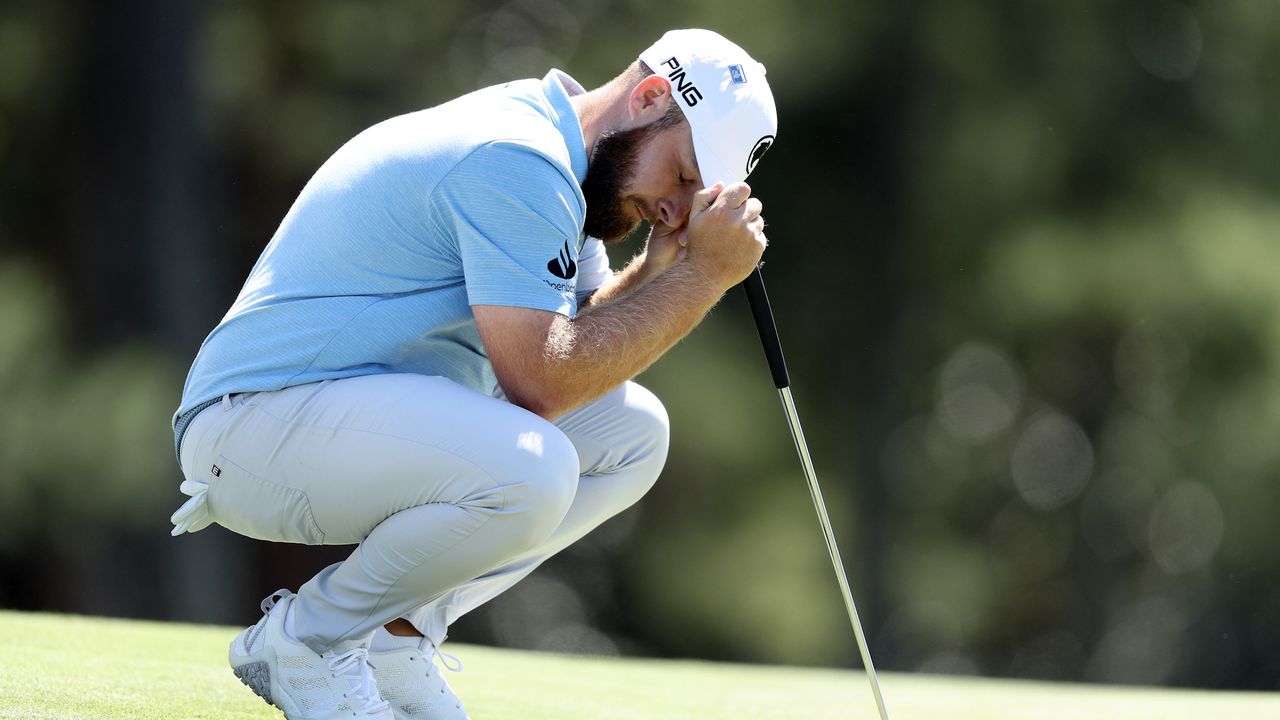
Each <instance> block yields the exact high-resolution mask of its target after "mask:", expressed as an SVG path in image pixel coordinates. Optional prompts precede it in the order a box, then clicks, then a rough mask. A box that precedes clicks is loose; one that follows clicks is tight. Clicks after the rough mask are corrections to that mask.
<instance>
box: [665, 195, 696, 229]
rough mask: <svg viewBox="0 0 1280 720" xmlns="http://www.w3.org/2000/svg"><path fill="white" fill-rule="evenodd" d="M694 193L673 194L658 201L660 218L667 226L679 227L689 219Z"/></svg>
mask: <svg viewBox="0 0 1280 720" xmlns="http://www.w3.org/2000/svg"><path fill="white" fill-rule="evenodd" d="M692 205H693V193H687V194H681V195H671V196H667V197H665V198H663V199H661V200H659V201H658V208H657V209H658V220H659V221H661V222H662V224H663V225H666V226H667V227H679V226H681V225H683V224H684V223H685V221H686V220H688V219H689V208H690V207H691V206H692Z"/></svg>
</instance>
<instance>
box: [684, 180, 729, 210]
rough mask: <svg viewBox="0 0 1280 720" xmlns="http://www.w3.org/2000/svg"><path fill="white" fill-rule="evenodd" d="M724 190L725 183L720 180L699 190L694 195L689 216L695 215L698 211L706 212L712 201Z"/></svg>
mask: <svg viewBox="0 0 1280 720" xmlns="http://www.w3.org/2000/svg"><path fill="white" fill-rule="evenodd" d="M723 191H724V183H722V182H718V183H716V184H715V185H712V186H711V187H709V188H705V189H703V190H699V191H698V192H697V193H696V194H695V195H694V196H693V204H692V205H690V206H689V217H693V216H694V215H697V214H698V213H702V212H706V210H707V208H709V207H711V203H713V202H715V201H716V198H717V197H719V196H720V195H721V193H722V192H723Z"/></svg>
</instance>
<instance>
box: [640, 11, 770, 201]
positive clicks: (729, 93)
mask: <svg viewBox="0 0 1280 720" xmlns="http://www.w3.org/2000/svg"><path fill="white" fill-rule="evenodd" d="M640 59H641V60H642V61H644V64H645V65H648V66H649V69H650V70H653V72H654V73H656V74H658V75H660V76H662V77H664V78H666V79H667V80H669V81H671V96H672V97H674V98H675V99H676V101H677V102H679V103H680V109H681V110H683V111H684V116H685V118H687V119H688V120H689V128H690V129H691V130H692V131H693V151H694V153H695V154H696V155H697V158H698V170H699V172H700V173H701V174H702V183H703V185H705V186H707V187H710V186H711V185H714V184H716V182H717V181H723V182H724V183H725V184H729V183H734V182H740V181H742V180H746V179H747V176H748V175H750V174H751V171H752V170H754V169H755V167H756V163H758V162H759V161H760V158H761V156H763V155H764V153H765V151H766V150H768V149H769V146H770V145H772V144H773V137H774V135H775V134H777V132H778V109H777V108H776V107H775V106H774V104H773V93H772V92H770V90H769V83H768V81H766V80H765V77H764V65H762V64H760V63H758V62H756V61H755V60H752V59H751V56H750V55H748V54H747V52H746V51H745V50H743V49H742V48H740V47H738V46H737V45H735V44H733V43H731V42H729V41H728V40H726V39H725V38H724V37H723V36H721V35H719V34H718V33H714V32H712V31H710V30H672V31H670V32H668V33H667V34H665V35H663V36H662V37H661V38H659V39H658V41H657V42H656V43H654V44H653V45H651V46H649V48H648V49H647V50H645V51H644V52H642V53H640Z"/></svg>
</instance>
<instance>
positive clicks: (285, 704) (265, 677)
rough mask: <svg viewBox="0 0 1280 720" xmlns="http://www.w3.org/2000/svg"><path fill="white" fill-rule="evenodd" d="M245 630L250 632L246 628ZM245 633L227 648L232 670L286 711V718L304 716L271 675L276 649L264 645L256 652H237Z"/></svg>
mask: <svg viewBox="0 0 1280 720" xmlns="http://www.w3.org/2000/svg"><path fill="white" fill-rule="evenodd" d="M244 632H249V631H248V630H245V631H244ZM243 636H244V633H241V634H240V635H237V636H236V638H235V639H234V640H232V641H231V646H230V647H229V648H227V661H228V662H229V663H230V664H231V672H233V673H235V675H236V677H237V678H238V679H239V680H240V682H242V683H244V684H245V686H246V687H248V688H249V689H250V690H252V691H253V693H254V694H255V695H257V696H258V697H260V698H262V699H263V701H265V702H266V703H267V704H268V705H270V706H272V707H274V708H276V709H277V710H279V711H280V712H282V713H284V716H285V719H286V720H292V719H293V718H301V717H304V714H303V713H302V711H301V710H300V709H299V708H298V707H297V705H295V704H294V702H293V698H291V697H289V694H288V693H286V692H284V691H283V689H281V688H278V687H276V683H275V682H274V679H273V678H272V677H271V666H272V665H273V664H274V663H275V659H276V658H275V649H274V648H271V647H264V648H262V649H261V650H260V651H258V652H256V653H247V654H241V653H238V652H236V645H237V643H240V641H241V639H242V638H243Z"/></svg>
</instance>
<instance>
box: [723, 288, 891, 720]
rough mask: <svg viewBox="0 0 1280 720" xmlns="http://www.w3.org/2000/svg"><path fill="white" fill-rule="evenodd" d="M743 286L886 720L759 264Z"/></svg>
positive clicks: (886, 714) (884, 719) (886, 715)
mask: <svg viewBox="0 0 1280 720" xmlns="http://www.w3.org/2000/svg"><path fill="white" fill-rule="evenodd" d="M743 285H744V287H745V288H746V290H747V302H748V303H750V305H751V315H752V317H754V318H755V321H756V330H758V331H759V332H760V344H761V345H763V346H764V354H765V356H766V357H767V358H768V359H769V372H770V373H772V374H773V384H774V385H775V386H777V388H778V395H779V396H780V397H781V398H782V407H783V409H784V410H785V411H786V413H787V424H788V425H790V426H791V438H792V439H793V440H795V443H796V452H798V453H799V454H800V464H801V465H802V466H803V467H804V476H805V479H807V480H808V481H809V497H811V498H812V499H813V509H814V510H816V511H817V512H818V524H820V525H821V526H822V536H823V538H824V539H825V540H826V541H827V554H829V555H830V556H831V567H832V568H833V569H835V571H836V582H837V583H839V585H840V592H842V593H843V594H844V606H845V609H846V610H848V611H849V624H851V625H852V626H853V635H854V637H855V638H857V640H858V652H860V653H861V654H862V665H863V667H865V668H866V670H867V680H869V681H870V682H871V692H872V694H874V695H875V698H876V707H877V708H878V709H879V710H880V720H889V711H888V710H886V709H885V707H884V696H883V695H882V694H881V693H880V681H879V680H878V679H876V666H875V665H873V664H872V662H871V650H870V649H869V648H868V647H867V638H866V636H865V635H864V634H863V633H862V621H861V620H859V619H858V608H857V607H856V606H855V605H854V604H853V591H852V590H850V589H849V579H848V578H847V577H845V574H844V562H843V561H842V560H841V559H840V548H839V547H838V546H837V545H836V535H835V532H834V531H832V529H831V518H830V517H828V515H827V504H826V503H825V502H823V501H822V489H821V488H819V487H818V476H817V474H816V473H815V472H814V471H813V460H812V459H810V457H809V446H808V445H806V444H805V442H804V430H803V429H801V427H800V416H799V415H798V414H796V405H795V402H794V401H792V399H791V379H790V378H789V377H788V376H787V360H786V358H784V357H783V355H782V341H781V340H780V339H779V338H778V326H777V325H776V324H775V323H774V322H773V310H772V309H771V308H770V307H769V296H768V294H766V293H765V291H764V277H763V276H762V275H761V274H760V268H759V267H756V269H755V270H753V271H751V275H749V276H747V279H746V280H745V281H744V282H743Z"/></svg>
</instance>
